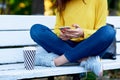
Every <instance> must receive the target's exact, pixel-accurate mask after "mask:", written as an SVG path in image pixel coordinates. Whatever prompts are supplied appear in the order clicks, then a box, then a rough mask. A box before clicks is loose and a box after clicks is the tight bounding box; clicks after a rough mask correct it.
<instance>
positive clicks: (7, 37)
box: [0, 31, 36, 47]
mask: <svg viewBox="0 0 120 80" xmlns="http://www.w3.org/2000/svg"><path fill="white" fill-rule="evenodd" d="M16 34H17V35H16ZM34 44H36V43H35V42H34V41H33V40H32V39H31V37H30V33H29V31H9V32H8V31H2V32H0V47H2V46H3V47H4V46H19V45H34Z"/></svg>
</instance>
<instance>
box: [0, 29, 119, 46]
mask: <svg viewBox="0 0 120 80" xmlns="http://www.w3.org/2000/svg"><path fill="white" fill-rule="evenodd" d="M16 34H17V35H16ZM119 34H120V29H117V34H116V38H117V41H120V36H119ZM0 37H1V38H0V47H4V46H20V45H35V44H36V43H35V42H34V41H33V40H32V39H31V37H30V33H29V31H0Z"/></svg>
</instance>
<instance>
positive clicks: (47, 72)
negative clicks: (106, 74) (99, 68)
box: [0, 56, 120, 79]
mask: <svg viewBox="0 0 120 80" xmlns="http://www.w3.org/2000/svg"><path fill="white" fill-rule="evenodd" d="M119 57H120V56H119ZM119 60H120V58H118V60H108V61H107V60H105V61H104V60H102V62H103V68H104V70H109V69H117V68H119V66H120V63H119ZM13 65H14V66H16V67H17V66H21V69H16V70H9V73H8V71H1V73H0V77H1V76H2V78H3V77H6V76H7V77H9V76H10V77H11V76H13V77H14V78H17V79H23V78H32V77H48V76H56V75H67V74H76V73H81V72H85V71H86V70H85V69H84V68H82V67H80V66H61V67H43V66H36V67H35V69H34V70H31V71H29V70H25V69H24V68H23V65H15V64H13ZM12 67H13V66H12ZM14 68H15V67H14Z"/></svg>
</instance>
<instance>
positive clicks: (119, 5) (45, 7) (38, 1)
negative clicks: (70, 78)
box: [0, 0, 120, 16]
mask: <svg viewBox="0 0 120 80" xmlns="http://www.w3.org/2000/svg"><path fill="white" fill-rule="evenodd" d="M54 1H55V0H0V14H6V15H7V14H8V15H33V14H37V15H54V10H53V9H52V8H51V7H52V5H53V2H54ZM107 1H108V7H109V15H112V16H114V15H115V16H116V15H117V16H120V0H107Z"/></svg>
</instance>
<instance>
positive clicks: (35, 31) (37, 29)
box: [30, 24, 47, 39]
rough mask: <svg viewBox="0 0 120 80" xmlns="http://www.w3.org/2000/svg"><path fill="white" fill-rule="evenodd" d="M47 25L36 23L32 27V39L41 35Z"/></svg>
mask: <svg viewBox="0 0 120 80" xmlns="http://www.w3.org/2000/svg"><path fill="white" fill-rule="evenodd" d="M46 29H47V27H46V26H44V25H42V24H34V25H33V26H32V27H31V29H30V36H31V38H32V39H34V38H36V37H37V36H39V35H40V34H41V33H42V32H43V31H44V30H46Z"/></svg>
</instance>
